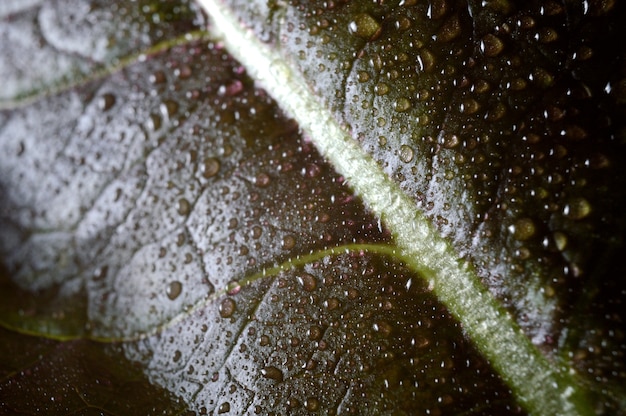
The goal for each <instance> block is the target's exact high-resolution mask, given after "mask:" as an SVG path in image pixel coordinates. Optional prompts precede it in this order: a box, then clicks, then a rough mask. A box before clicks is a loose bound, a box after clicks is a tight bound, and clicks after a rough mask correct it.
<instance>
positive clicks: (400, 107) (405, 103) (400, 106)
mask: <svg viewBox="0 0 626 416" xmlns="http://www.w3.org/2000/svg"><path fill="white" fill-rule="evenodd" d="M393 108H394V110H396V111H397V112H399V113H404V112H405V111H408V110H410V109H411V101H409V99H408V98H406V97H400V98H398V99H397V100H396V101H395V102H394V103H393Z"/></svg>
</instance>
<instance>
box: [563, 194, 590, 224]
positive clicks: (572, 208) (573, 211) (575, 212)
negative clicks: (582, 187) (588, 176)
mask: <svg viewBox="0 0 626 416" xmlns="http://www.w3.org/2000/svg"><path fill="white" fill-rule="evenodd" d="M590 213H591V204H590V203H589V201H587V200H586V199H585V198H572V199H570V200H569V201H568V203H567V204H565V207H564V208H563V214H564V215H565V216H566V217H568V218H571V219H573V220H582V219H583V218H585V217H586V216H588V215H589V214H590Z"/></svg>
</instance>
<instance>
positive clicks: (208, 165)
mask: <svg viewBox="0 0 626 416" xmlns="http://www.w3.org/2000/svg"><path fill="white" fill-rule="evenodd" d="M219 171H220V161H219V160H218V159H216V158H214V157H208V158H206V159H204V161H203V162H202V164H201V165H200V173H201V174H202V176H204V177H205V178H207V179H208V178H212V177H213V176H215V175H217V173H218V172H219Z"/></svg>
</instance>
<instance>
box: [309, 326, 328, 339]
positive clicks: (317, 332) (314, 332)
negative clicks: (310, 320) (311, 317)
mask: <svg viewBox="0 0 626 416" xmlns="http://www.w3.org/2000/svg"><path fill="white" fill-rule="evenodd" d="M323 335H324V331H323V330H322V328H320V327H319V326H317V325H313V326H312V327H310V328H309V330H308V331H307V336H308V337H309V339H310V340H311V341H319V340H320V339H322V336H323Z"/></svg>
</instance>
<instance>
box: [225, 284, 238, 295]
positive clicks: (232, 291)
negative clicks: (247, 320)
mask: <svg viewBox="0 0 626 416" xmlns="http://www.w3.org/2000/svg"><path fill="white" fill-rule="evenodd" d="M227 290H228V291H227V292H226V293H227V294H228V295H230V296H234V295H236V294H237V293H239V292H240V291H241V285H240V284H239V282H237V281H232V282H230V283H228V286H227Z"/></svg>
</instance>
